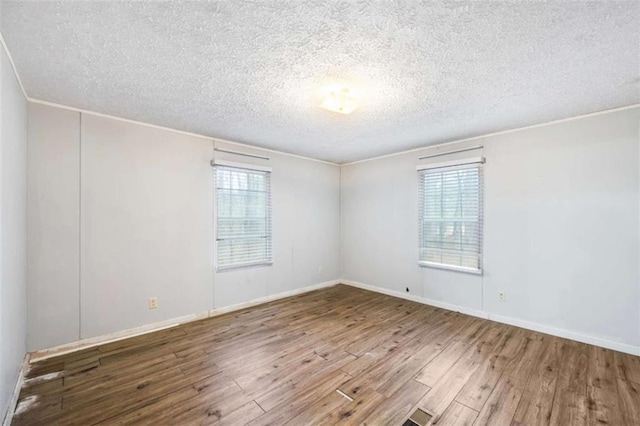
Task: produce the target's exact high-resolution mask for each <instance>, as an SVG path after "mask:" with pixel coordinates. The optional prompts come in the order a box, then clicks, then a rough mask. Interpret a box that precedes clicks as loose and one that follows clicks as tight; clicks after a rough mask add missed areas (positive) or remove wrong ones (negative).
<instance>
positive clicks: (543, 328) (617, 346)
mask: <svg viewBox="0 0 640 426" xmlns="http://www.w3.org/2000/svg"><path fill="white" fill-rule="evenodd" d="M340 282H341V283H343V284H346V285H350V286H352V287H357V288H361V289H364V290H369V291H374V292H376V293H381V294H386V295H387V296H393V297H398V298H401V299H407V300H411V301H414V302H418V303H423V304H425V305H430V306H435V307H437V308H442V309H446V310H449V311H454V312H460V313H463V314H467V315H471V316H474V317H479V318H484V319H489V320H491V321H496V322H499V323H502V324H509V325H513V326H516V327H520V328H526V329H527V330H532V331H537V332H540V333H545V334H550V335H552V336H557V337H562V338H565V339H570V340H575V341H577V342H582V343H587V344H590V345H595V346H600V347H603V348H606V349H612V350H614V351H619V352H624V353H627V354H631V355H640V347H638V346H633V345H629V344H626V343H621V342H616V341H613V340H608V339H603V338H600V337H594V336H589V335H586V334H581V333H576V332H573V331H569V330H565V329H562V328H556V327H551V326H547V325H543V324H538V323H534V322H530V321H525V320H521V319H518V318H512V317H507V316H504V315H497V314H492V313H489V312H485V311H481V310H477V309H471V308H465V307H463V306H458V305H454V304H451V303H445V302H440V301H437V300H432V299H427V298H424V297H419V296H413V295H410V294H405V293H402V292H399V291H394V290H388V289H386V288H380V287H376V286H373V285H369V284H363V283H360V282H357V281H351V280H341V281H340Z"/></svg>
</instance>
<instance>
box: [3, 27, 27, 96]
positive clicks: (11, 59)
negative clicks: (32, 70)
mask: <svg viewBox="0 0 640 426" xmlns="http://www.w3.org/2000/svg"><path fill="white" fill-rule="evenodd" d="M0 43H1V44H2V47H3V48H4V52H5V53H6V54H7V58H9V63H10V64H11V68H13V74H14V75H15V76H16V80H18V85H19V86H20V89H21V90H22V94H23V95H24V98H25V99H26V100H27V101H28V100H29V96H27V91H26V90H24V86H23V85H22V80H20V75H19V74H18V69H17V68H16V63H15V62H13V56H11V52H9V48H8V47H7V43H5V41H4V37H2V32H0Z"/></svg>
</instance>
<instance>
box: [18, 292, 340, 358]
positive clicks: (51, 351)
mask: <svg viewBox="0 0 640 426" xmlns="http://www.w3.org/2000/svg"><path fill="white" fill-rule="evenodd" d="M339 283H340V280H332V281H325V282H322V283H319V284H314V285H310V286H307V287H303V288H299V289H295V290H291V291H285V292H282V293H278V294H274V295H271V296H266V297H261V298H259V299H254V300H251V301H249V302H243V303H238V304H236V305H231V306H225V307H222V308H216V309H211V310H207V311H203V312H199V313H197V314H190V315H185V316H182V317H177V318H171V319H168V320H164V321H159V322H155V323H152V324H146V325H142V326H140V327H134V328H130V329H127V330H122V331H117V332H115V333H110V334H104V335H102V336H96V337H90V338H88V339H82V340H79V341H76V342H71V343H65V344H62V345H59V346H54V347H52V348H48V349H42V350H39V351H35V352H32V353H31V354H30V360H29V362H31V363H33V362H37V361H42V360H45V359H48V358H53V357H56V356H60V355H64V354H69V353H72V352H77V351H79V350H82V349H87V348H91V347H94V346H99V345H104V344H105V343H111V342H116V341H118V340H123V339H128V338H130V337H135V336H140V335H142V334H147V333H152V332H154V331H159V330H164V329H168V328H173V327H177V326H179V325H181V324H186V323H189V322H193V321H198V320H201V319H205V318H210V317H214V316H218V315H222V314H226V313H229V312H233V311H237V310H240V309H245V308H250V307H252V306H256V305H260V304H262V303H266V302H272V301H274V300H279V299H284V298H286V297H291V296H296V295H298V294H303V293H308V292H310V291H314V290H318V289H321V288H325V287H331V286H334V285H336V284H339Z"/></svg>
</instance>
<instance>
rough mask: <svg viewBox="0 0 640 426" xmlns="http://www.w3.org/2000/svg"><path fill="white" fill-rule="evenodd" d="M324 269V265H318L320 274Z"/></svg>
mask: <svg viewBox="0 0 640 426" xmlns="http://www.w3.org/2000/svg"><path fill="white" fill-rule="evenodd" d="M323 270H324V268H323V267H322V266H318V275H321V274H322V271H323Z"/></svg>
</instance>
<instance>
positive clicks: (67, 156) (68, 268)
mask: <svg viewBox="0 0 640 426" xmlns="http://www.w3.org/2000/svg"><path fill="white" fill-rule="evenodd" d="M28 133H29V147H28V162H29V165H30V167H29V168H28V179H27V183H28V186H27V204H28V206H29V208H28V211H27V213H28V224H29V227H28V229H27V235H28V239H27V242H28V244H27V264H28V265H29V269H28V276H27V278H28V286H27V293H28V300H29V304H28V306H27V311H28V319H29V320H28V323H29V333H28V346H29V347H30V348H33V347H37V346H38V345H41V346H43V347H49V346H54V345H55V344H56V343H57V342H59V341H73V340H77V339H78V336H79V335H80V330H79V326H80V324H79V321H78V318H79V315H80V313H79V303H78V300H79V297H80V264H79V262H80V229H79V226H78V224H79V223H80V179H79V176H80V114H79V113H78V112H73V111H69V110H64V109H58V108H50V107H46V106H43V105H39V104H34V103H29V132H28ZM61 296H62V297H61Z"/></svg>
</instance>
